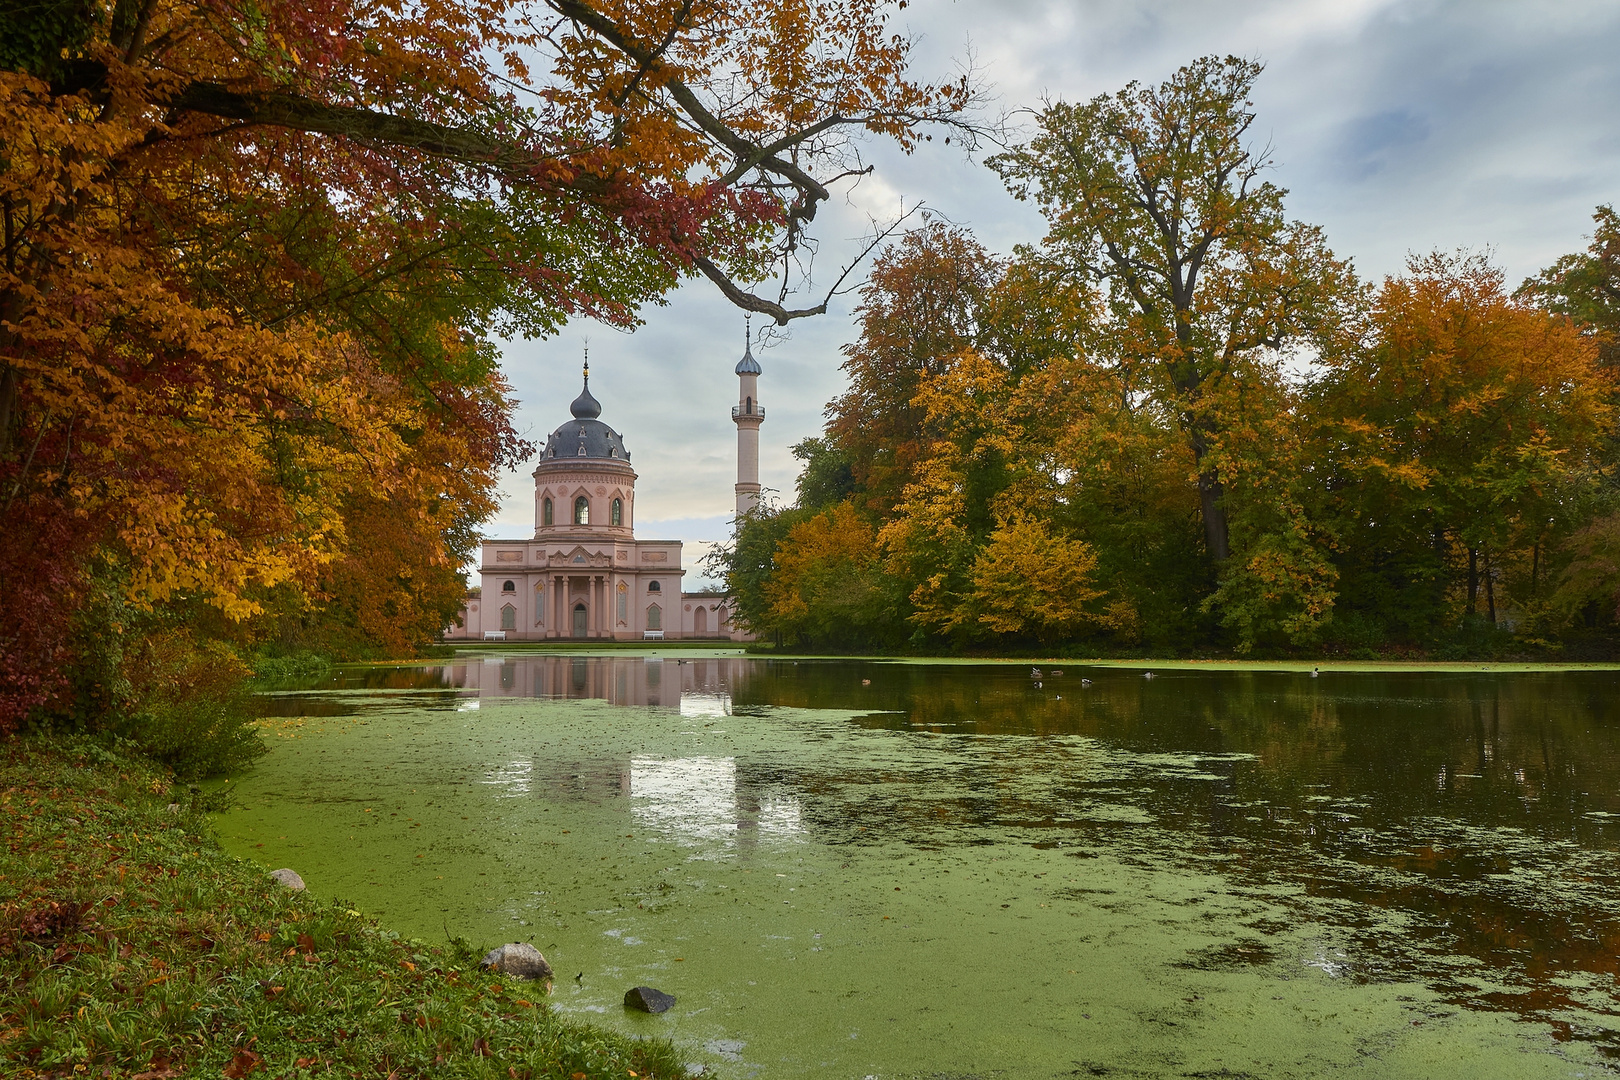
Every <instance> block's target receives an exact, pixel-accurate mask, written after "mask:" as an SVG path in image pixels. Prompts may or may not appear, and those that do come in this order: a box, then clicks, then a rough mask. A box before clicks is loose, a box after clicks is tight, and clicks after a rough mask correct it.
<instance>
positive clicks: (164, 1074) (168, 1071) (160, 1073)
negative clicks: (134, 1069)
mask: <svg viewBox="0 0 1620 1080" xmlns="http://www.w3.org/2000/svg"><path fill="white" fill-rule="evenodd" d="M179 1075H180V1070H179V1069H178V1068H176V1067H175V1065H174V1059H173V1058H172V1057H171V1056H170V1055H169V1054H168V1052H167V1051H163V1050H159V1051H157V1052H156V1053H154V1054H153V1055H152V1060H151V1062H149V1063H148V1064H147V1066H146V1071H144V1072H138V1073H135V1074H134V1075H133V1076H131V1077H130V1078H129V1080H169V1078H170V1077H175V1076H179Z"/></svg>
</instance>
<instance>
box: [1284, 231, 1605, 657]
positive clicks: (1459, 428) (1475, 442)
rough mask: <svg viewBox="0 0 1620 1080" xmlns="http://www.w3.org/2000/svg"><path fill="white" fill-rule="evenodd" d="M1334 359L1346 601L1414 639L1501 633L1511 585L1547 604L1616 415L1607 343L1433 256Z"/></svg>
mask: <svg viewBox="0 0 1620 1080" xmlns="http://www.w3.org/2000/svg"><path fill="white" fill-rule="evenodd" d="M1324 363H1325V365H1326V368H1327V376H1326V378H1325V379H1324V381H1323V383H1322V384H1321V386H1320V387H1319V389H1318V393H1319V395H1320V397H1321V401H1320V402H1319V403H1318V404H1317V405H1316V406H1314V407H1315V408H1318V409H1321V410H1322V413H1321V415H1322V416H1323V418H1324V420H1325V421H1326V422H1327V423H1328V428H1327V431H1326V433H1325V437H1326V438H1327V439H1328V440H1329V442H1330V445H1329V446H1327V447H1325V448H1324V449H1323V450H1322V451H1321V454H1320V457H1319V460H1320V462H1321V464H1322V466H1323V467H1322V468H1321V469H1320V475H1321V476H1322V479H1323V488H1324V490H1326V491H1329V492H1331V493H1333V498H1334V499H1335V500H1336V502H1337V510H1336V511H1335V513H1337V514H1338V515H1340V520H1341V524H1340V526H1339V528H1340V530H1341V532H1342V534H1343V544H1344V549H1345V555H1344V556H1343V557H1342V559H1341V562H1342V563H1343V564H1344V565H1345V572H1346V575H1347V579H1348V582H1349V584H1350V586H1351V587H1350V588H1348V589H1347V592H1349V593H1350V594H1351V595H1353V596H1355V597H1357V598H1358V600H1359V602H1360V603H1363V604H1366V603H1368V602H1369V601H1370V602H1371V606H1372V607H1373V609H1374V610H1375V611H1377V612H1379V613H1380V617H1382V618H1385V619H1389V620H1392V621H1393V622H1394V623H1395V625H1397V626H1401V625H1403V624H1404V627H1405V629H1406V630H1407V631H1408V632H1413V631H1416V632H1422V631H1424V630H1427V629H1430V628H1431V627H1432V626H1433V625H1434V624H1436V623H1439V622H1440V621H1441V620H1443V619H1445V618H1447V617H1448V616H1449V615H1450V614H1451V613H1453V612H1458V613H1460V614H1463V615H1465V616H1471V615H1475V614H1480V615H1484V616H1485V617H1486V619H1487V620H1488V621H1489V622H1490V623H1492V624H1494V623H1496V621H1497V620H1498V618H1499V616H1500V613H1501V607H1502V605H1503V602H1504V601H1505V600H1506V599H1507V598H1506V597H1504V596H1502V595H1501V594H1499V593H1498V588H1499V586H1500V585H1501V584H1508V585H1512V586H1514V587H1516V588H1518V589H1520V594H1519V596H1518V597H1517V599H1518V600H1519V602H1520V603H1521V605H1522V604H1524V603H1525V602H1527V601H1529V600H1532V599H1534V598H1535V597H1536V596H1537V594H1539V593H1541V592H1543V591H1544V590H1545V588H1546V586H1547V584H1548V581H1549V574H1550V571H1551V565H1550V559H1551V558H1552V556H1553V555H1554V553H1555V551H1556V549H1557V547H1558V545H1559V544H1560V543H1561V542H1562V540H1563V538H1564V537H1567V536H1568V535H1569V533H1570V531H1571V530H1572V529H1573V528H1574V527H1576V526H1578V525H1579V524H1580V520H1579V519H1580V516H1581V513H1580V510H1581V507H1582V505H1583V498H1582V495H1581V492H1582V490H1583V489H1584V488H1587V487H1589V485H1590V484H1591V482H1592V480H1593V479H1594V466H1595V465H1596V463H1597V453H1598V451H1599V450H1600V449H1601V447H1602V442H1603V436H1604V434H1605V432H1606V431H1607V429H1608V425H1609V423H1610V419H1611V416H1612V404H1611V395H1612V392H1613V384H1612V381H1611V379H1610V378H1609V377H1608V376H1606V375H1605V373H1604V371H1603V369H1602V368H1600V366H1599V365H1598V361H1597V349H1596V347H1595V343H1594V342H1593V341H1591V340H1590V339H1588V338H1585V337H1583V336H1582V334H1581V333H1580V332H1579V331H1578V330H1577V329H1576V328H1575V327H1574V326H1573V325H1572V324H1571V323H1570V321H1569V320H1568V319H1566V318H1563V317H1561V316H1557V315H1552V314H1549V313H1547V312H1544V311H1540V310H1537V309H1536V308H1533V307H1531V306H1530V305H1528V304H1526V303H1525V302H1523V301H1521V300H1515V299H1514V298H1513V297H1510V296H1509V295H1508V293H1507V291H1506V288H1505V286H1504V282H1503V278H1502V273H1501V271H1500V270H1498V269H1497V268H1495V267H1494V266H1492V265H1491V264H1490V263H1489V262H1488V261H1487V260H1486V259H1485V258H1483V257H1480V256H1447V255H1440V254H1434V255H1429V256H1425V257H1422V258H1414V259H1413V260H1412V261H1411V262H1410V263H1409V265H1408V267H1407V273H1406V274H1405V275H1403V276H1401V277H1392V278H1388V279H1386V280H1385V282H1384V284H1383V286H1382V288H1381V289H1380V290H1379V293H1378V296H1377V300H1376V303H1375V304H1374V306H1373V308H1372V311H1371V314H1370V317H1369V320H1368V326H1367V328H1366V332H1365V335H1364V336H1362V337H1361V338H1359V339H1357V340H1355V341H1353V342H1349V343H1347V344H1346V345H1345V347H1344V348H1342V349H1337V350H1333V351H1330V352H1329V353H1327V354H1326V355H1325V356H1324ZM1423 620H1428V622H1429V626H1425V625H1423Z"/></svg>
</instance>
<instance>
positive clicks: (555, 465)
mask: <svg viewBox="0 0 1620 1080" xmlns="http://www.w3.org/2000/svg"><path fill="white" fill-rule="evenodd" d="M531 475H533V476H534V478H535V479H536V480H539V479H541V478H542V477H552V476H568V477H580V478H584V477H589V478H590V479H592V480H602V481H610V480H611V481H613V482H623V480H624V478H625V476H626V475H628V476H629V477H630V481H631V482H632V483H634V482H635V479H636V470H635V469H633V468H631V467H630V466H629V464H627V463H625V462H619V463H614V462H613V461H611V460H609V461H603V460H602V459H601V458H574V459H569V458H547V459H546V460H545V461H542V462H541V463H540V464H539V465H536V466H535V469H534V472H533V473H532V474H531ZM549 482H551V483H556V481H555V480H551V481H549Z"/></svg>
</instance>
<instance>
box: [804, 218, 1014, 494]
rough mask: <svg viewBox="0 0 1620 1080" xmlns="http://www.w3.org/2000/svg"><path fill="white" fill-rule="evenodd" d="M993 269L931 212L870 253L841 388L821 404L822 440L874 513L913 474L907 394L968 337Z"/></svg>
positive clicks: (913, 414)
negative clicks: (838, 455)
mask: <svg viewBox="0 0 1620 1080" xmlns="http://www.w3.org/2000/svg"><path fill="white" fill-rule="evenodd" d="M999 276H1000V274H999V268H998V266H997V263H996V260H994V259H993V258H992V257H991V256H990V254H989V252H987V251H986V250H985V249H984V248H983V247H982V246H981V245H980V244H979V242H978V241H977V240H975V239H974V238H973V236H972V235H971V234H970V233H968V232H967V231H966V230H964V229H961V228H958V227H955V226H952V225H949V224H947V223H944V222H940V221H933V222H930V223H928V224H926V225H924V226H923V227H922V228H919V229H913V230H911V231H909V232H907V233H906V234H905V235H904V236H902V237H901V239H900V240H899V241H898V242H896V243H893V244H891V245H890V246H889V247H887V248H886V249H885V250H884V251H883V252H882V253H880V254H879V256H878V257H877V259H876V260H874V262H873V264H872V270H871V273H870V274H869V275H868V277H867V280H866V283H865V284H864V285H863V286H862V287H861V291H860V297H861V303H860V306H859V307H858V308H857V309H856V318H857V321H858V325H859V328H860V332H859V336H858V337H857V338H856V340H855V341H853V342H851V343H850V344H849V345H847V346H846V347H845V349H844V357H845V359H844V365H843V367H844V371H845V373H846V374H847V375H848V377H849V388H848V389H847V390H846V391H845V392H844V393H843V394H842V395H840V396H839V397H838V398H836V399H834V400H833V401H832V403H831V404H829V405H828V406H827V441H828V443H829V444H830V445H832V446H833V447H836V448H837V449H838V450H839V451H841V452H842V454H843V455H844V456H845V457H846V458H847V459H848V461H849V465H850V469H851V475H852V479H853V481H854V484H855V485H856V486H857V488H858V489H859V490H860V491H861V492H862V499H863V501H864V502H865V503H867V504H868V505H869V506H870V507H871V508H872V510H873V511H874V512H875V513H878V514H879V515H884V514H887V513H888V512H889V511H890V510H892V509H893V507H894V506H895V504H896V503H897V502H898V501H899V500H900V498H901V497H902V495H901V493H902V491H903V490H904V488H905V486H906V484H908V483H910V482H912V481H913V480H914V479H915V476H916V474H915V466H916V463H917V460H918V458H919V456H920V455H921V453H922V441H921V440H922V422H923V415H924V410H922V409H920V408H918V407H917V406H916V405H915V404H914V401H915V399H916V397H917V395H918V393H919V391H920V390H921V388H922V385H923V383H924V382H925V381H926V380H927V379H928V378H929V377H931V376H935V375H939V374H942V373H943V372H945V371H946V370H947V369H948V367H949V366H950V364H951V361H952V358H953V357H955V356H957V355H959V354H960V353H961V352H962V350H964V349H968V348H971V347H972V346H973V345H974V344H975V343H976V342H977V341H978V338H979V336H980V331H981V327H980V322H979V309H980V307H981V305H982V304H983V303H984V300H985V297H986V294H987V293H988V292H989V290H990V288H991V286H992V285H993V283H994V282H995V280H996V279H997V278H998V277H999Z"/></svg>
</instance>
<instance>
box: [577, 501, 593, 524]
mask: <svg viewBox="0 0 1620 1080" xmlns="http://www.w3.org/2000/svg"><path fill="white" fill-rule="evenodd" d="M590 523H591V500H589V499H587V498H586V497H585V496H583V495H581V496H580V497H579V498H577V499H575V500H574V524H575V525H589V524H590Z"/></svg>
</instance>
